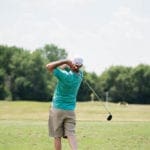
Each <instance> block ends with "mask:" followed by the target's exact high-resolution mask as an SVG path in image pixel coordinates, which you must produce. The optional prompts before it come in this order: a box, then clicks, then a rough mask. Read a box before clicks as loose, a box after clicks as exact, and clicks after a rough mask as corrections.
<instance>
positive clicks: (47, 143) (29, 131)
mask: <svg viewBox="0 0 150 150" xmlns="http://www.w3.org/2000/svg"><path fill="white" fill-rule="evenodd" d="M49 106H50V103H39V102H4V101H1V102H0V150H52V149H53V140H52V139H51V138H49V137H48V128H47V119H48V111H49ZM108 106H109V109H110V111H111V112H112V114H113V119H112V121H111V122H107V121H106V117H107V113H106V112H105V110H104V108H103V106H102V104H101V103H98V102H94V103H92V102H87V103H78V104H77V110H76V112H77V128H76V132H77V139H78V143H79V144H78V145H79V150H149V147H150V106H149V105H145V106H144V105H127V106H124V105H118V104H108ZM63 149H64V150H70V148H69V145H68V143H67V140H63Z"/></svg>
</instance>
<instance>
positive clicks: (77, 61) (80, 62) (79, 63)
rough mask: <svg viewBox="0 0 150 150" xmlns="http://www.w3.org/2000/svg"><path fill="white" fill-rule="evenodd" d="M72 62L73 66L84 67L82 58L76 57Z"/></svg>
mask: <svg viewBox="0 0 150 150" xmlns="http://www.w3.org/2000/svg"><path fill="white" fill-rule="evenodd" d="M72 62H73V64H75V65H78V66H81V65H83V59H82V58H81V57H75V58H74V59H73V61H72Z"/></svg>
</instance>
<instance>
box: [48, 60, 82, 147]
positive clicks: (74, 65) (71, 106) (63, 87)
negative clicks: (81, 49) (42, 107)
mask: <svg viewBox="0 0 150 150" xmlns="http://www.w3.org/2000/svg"><path fill="white" fill-rule="evenodd" d="M82 65H83V59H82V58H80V57H76V58H74V59H73V60H59V61H54V62H51V63H49V64H47V65H46V67H47V69H48V70H49V71H50V72H51V73H52V74H53V75H54V76H55V77H56V78H57V80H58V82H57V85H56V88H55V91H54V96H53V100H52V107H51V109H50V113H49V122H48V125H49V136H51V137H54V146H55V150H61V138H62V137H63V138H67V139H68V141H69V144H70V147H71V149H72V150H77V140H76V136H75V125H76V121H75V112H74V110H75V107H76V96H77V93H78V90H79V87H80V84H81V81H82V78H83V73H82V71H81V70H80V68H81V67H82Z"/></svg>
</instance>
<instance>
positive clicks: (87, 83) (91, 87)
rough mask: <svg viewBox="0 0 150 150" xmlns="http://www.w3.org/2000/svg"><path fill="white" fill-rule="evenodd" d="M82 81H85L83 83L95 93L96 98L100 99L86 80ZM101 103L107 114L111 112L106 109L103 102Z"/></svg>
mask: <svg viewBox="0 0 150 150" xmlns="http://www.w3.org/2000/svg"><path fill="white" fill-rule="evenodd" d="M84 82H85V84H86V85H87V86H88V87H89V89H90V90H91V91H92V92H93V93H94V94H95V96H96V98H97V99H98V100H100V97H99V96H98V95H97V94H96V92H95V90H94V89H93V88H92V87H91V86H90V85H89V83H88V82H87V81H86V80H84ZM102 105H103V106H104V108H105V110H106V111H107V112H108V113H109V114H111V113H110V111H109V110H108V108H107V107H106V106H105V105H104V104H103V103H102Z"/></svg>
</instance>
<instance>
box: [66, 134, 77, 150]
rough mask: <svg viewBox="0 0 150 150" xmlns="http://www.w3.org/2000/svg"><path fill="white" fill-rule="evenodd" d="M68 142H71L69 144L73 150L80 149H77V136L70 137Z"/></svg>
mask: <svg viewBox="0 0 150 150" xmlns="http://www.w3.org/2000/svg"><path fill="white" fill-rule="evenodd" d="M67 138H68V141H69V144H70V147H71V149H72V150H77V149H78V147H77V140H76V136H75V135H72V136H68V137H67Z"/></svg>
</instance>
